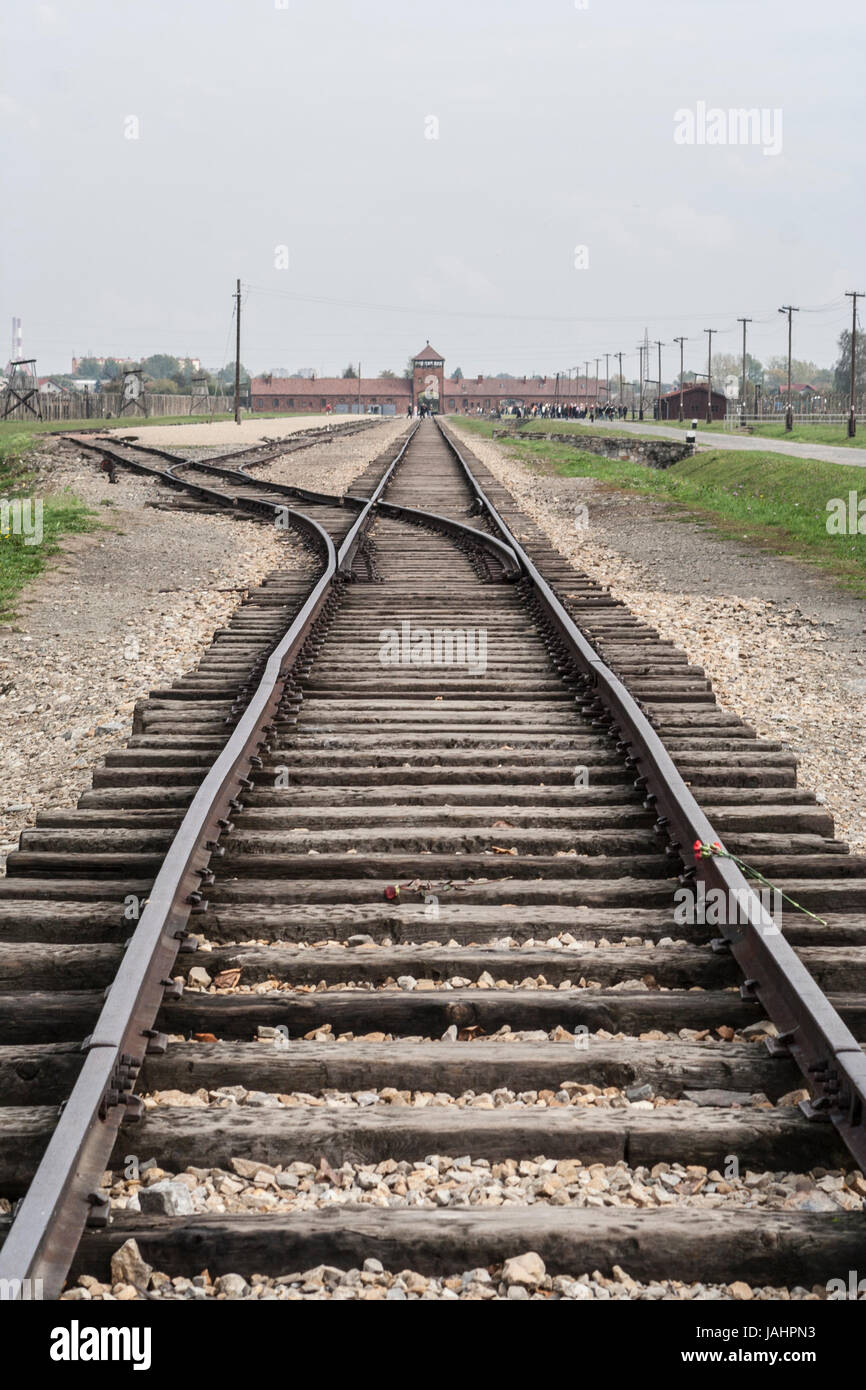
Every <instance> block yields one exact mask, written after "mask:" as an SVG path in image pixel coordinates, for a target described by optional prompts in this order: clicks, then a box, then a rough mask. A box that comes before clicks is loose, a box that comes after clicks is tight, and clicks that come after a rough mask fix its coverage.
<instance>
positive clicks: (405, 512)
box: [376, 500, 523, 583]
mask: <svg viewBox="0 0 866 1390" xmlns="http://www.w3.org/2000/svg"><path fill="white" fill-rule="evenodd" d="M376 505H377V509H378V511H379V512H380V513H382V514H383V515H385V516H393V517H395V518H396V519H397V520H398V521H405V522H407V523H409V524H410V525H414V526H434V527H435V529H436V530H437V531H444V532H445V534H446V535H447V536H450V537H451V539H452V540H456V541H459V542H462V543H464V544H465V543H467V542H468V543H469V544H470V545H474V546H477V547H478V548H479V549H480V550H485V551H486V552H487V553H488V554H489V555H491V556H492V557H493V558H494V559H495V560H497V561H498V562H499V564H500V565H501V566H502V571H503V575H504V578H505V579H506V580H508V581H509V582H512V583H513V582H514V581H516V580H518V579H520V578H521V577H522V575H523V570H522V568H521V564H520V561H519V560H518V558H517V556H516V555H515V553H514V551H513V549H512V548H511V546H510V545H506V543H505V542H504V541H501V540H499V538H498V536H491V535H490V533H489V532H488V531H479V530H478V528H477V527H476V526H466V525H465V524H464V523H463V522H462V521H455V520H454V518H453V517H450V516H442V515H440V513H439V512H427V511H421V510H420V509H419V508H417V507H404V506H401V505H400V504H399V503H397V502H382V501H381V500H380V501H379V502H378V503H377V504H376Z"/></svg>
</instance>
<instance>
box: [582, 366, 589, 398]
mask: <svg viewBox="0 0 866 1390" xmlns="http://www.w3.org/2000/svg"><path fill="white" fill-rule="evenodd" d="M583 365H584V367H586V381H585V385H584V388H583V394H584V404H585V405H586V407H587V409H589V362H588V361H585V362H584V364H583Z"/></svg>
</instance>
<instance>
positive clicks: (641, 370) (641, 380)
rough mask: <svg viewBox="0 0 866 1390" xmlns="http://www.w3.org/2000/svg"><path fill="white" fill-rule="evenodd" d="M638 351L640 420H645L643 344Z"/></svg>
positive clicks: (640, 344) (639, 344) (638, 347)
mask: <svg viewBox="0 0 866 1390" xmlns="http://www.w3.org/2000/svg"><path fill="white" fill-rule="evenodd" d="M637 350H638V352H639V353H640V405H639V408H638V417H637V418H638V419H639V420H642V419H643V343H638V345H637Z"/></svg>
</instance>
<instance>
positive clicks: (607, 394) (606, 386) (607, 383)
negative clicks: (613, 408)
mask: <svg viewBox="0 0 866 1390" xmlns="http://www.w3.org/2000/svg"><path fill="white" fill-rule="evenodd" d="M604 403H605V405H610V353H609V352H606V353H605V354H604Z"/></svg>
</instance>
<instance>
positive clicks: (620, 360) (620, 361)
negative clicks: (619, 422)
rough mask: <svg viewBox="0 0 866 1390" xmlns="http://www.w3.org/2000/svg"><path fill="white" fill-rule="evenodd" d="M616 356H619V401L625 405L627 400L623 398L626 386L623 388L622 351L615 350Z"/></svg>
mask: <svg viewBox="0 0 866 1390" xmlns="http://www.w3.org/2000/svg"><path fill="white" fill-rule="evenodd" d="M614 357H617V358H619V403H620V405H623V406H624V405H625V400H624V399H623V390H624V388H623V382H622V353H621V352H615V353H614Z"/></svg>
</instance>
